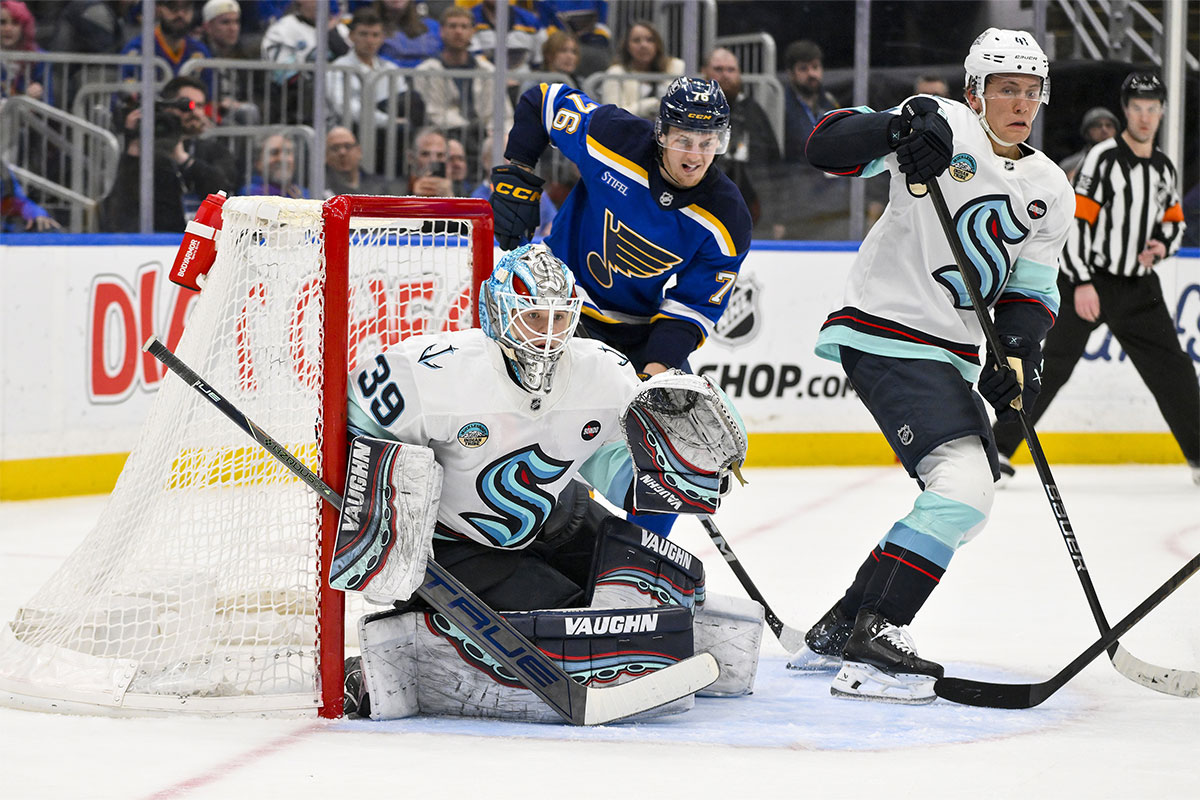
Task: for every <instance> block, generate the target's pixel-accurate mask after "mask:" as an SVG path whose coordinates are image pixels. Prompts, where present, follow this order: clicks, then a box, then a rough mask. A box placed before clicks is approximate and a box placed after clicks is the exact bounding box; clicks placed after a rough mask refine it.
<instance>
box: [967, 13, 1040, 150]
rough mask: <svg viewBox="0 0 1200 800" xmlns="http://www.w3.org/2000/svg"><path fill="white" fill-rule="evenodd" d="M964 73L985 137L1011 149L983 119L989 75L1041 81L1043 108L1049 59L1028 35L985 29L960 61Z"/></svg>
mask: <svg viewBox="0 0 1200 800" xmlns="http://www.w3.org/2000/svg"><path fill="white" fill-rule="evenodd" d="M963 69H964V70H965V71H966V73H967V77H966V87H967V88H968V89H970V90H971V91H972V92H973V93H974V94H975V96H976V97H978V98H979V101H980V104H981V105H980V110H979V112H978V114H977V116H978V117H979V124H980V125H982V126H983V129H984V130H985V131H987V134H988V136H990V137H991V138H992V139H993V140H994V141H996V142H999V143H1000V144H1001V145H1003V146H1005V147H1011V146H1012V144H1013V143H1011V142H1006V141H1004V140H1003V139H1001V138H1000V137H998V136H997V135H996V134H995V133H993V132H992V129H991V127H990V126H989V125H988V123H987V119H986V118H985V116H984V115H985V113H986V112H987V101H986V100H984V98H983V90H984V87H985V86H986V85H987V79H988V76H989V75H1001V74H1003V75H1032V76H1034V77H1035V78H1041V79H1042V90H1041V93H1040V95H1039V97H1038V101H1039V103H1040V104H1045V105H1049V103H1050V59H1048V58H1046V54H1045V53H1044V52H1043V51H1042V48H1041V46H1040V45H1039V44H1038V43H1037V40H1036V39H1034V38H1033V35H1032V34H1031V33H1029V32H1028V31H1011V30H1005V29H1002V28H988V29H987V30H986V31H984V32H983V33H981V34H979V36H978V37H976V39H975V41H974V43H973V44H972V45H971V49H970V50H969V51H968V52H967V57H966V59H965V60H964V61H963ZM1035 113H1036V112H1035Z"/></svg>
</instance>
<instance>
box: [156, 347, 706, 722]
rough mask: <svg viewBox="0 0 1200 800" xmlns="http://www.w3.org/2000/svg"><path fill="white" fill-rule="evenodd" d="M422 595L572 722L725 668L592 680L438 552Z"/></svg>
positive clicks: (691, 666)
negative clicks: (580, 679)
mask: <svg viewBox="0 0 1200 800" xmlns="http://www.w3.org/2000/svg"><path fill="white" fill-rule="evenodd" d="M142 349H143V350H145V351H146V352H148V353H150V354H151V355H152V356H154V357H155V358H157V359H158V360H159V361H161V362H162V363H163V364H164V365H166V367H167V368H168V369H170V370H171V371H172V372H174V373H175V374H176V375H178V376H179V377H180V378H182V379H183V380H184V382H186V383H187V384H189V385H190V386H191V387H192V388H193V389H195V390H196V391H197V392H199V393H200V394H201V395H203V396H204V397H205V399H207V400H208V401H209V402H210V403H212V404H213V405H214V406H216V408H217V410H218V411H220V412H221V413H222V414H224V415H225V416H226V417H228V418H229V419H231V420H232V421H233V422H234V424H236V425H237V426H238V427H239V428H241V429H242V430H243V431H245V432H246V433H247V434H249V435H250V437H251V438H252V439H254V441H256V442H258V444H259V445H261V446H262V447H263V449H265V450H266V451H267V452H268V453H270V454H271V455H272V456H274V457H275V458H276V459H278V460H279V461H280V462H281V463H282V464H283V465H284V466H286V467H287V468H288V469H289V470H290V471H291V472H292V473H293V474H295V475H296V476H297V477H298V478H300V480H302V481H304V483H305V484H306V485H307V486H308V487H309V488H310V489H312V490H313V491H315V492H316V493H317V494H319V495H320V496H321V497H322V498H323V499H324V500H325V501H327V502H328V503H330V504H332V505H333V506H334V507H335V508H338V509H340V508H341V506H342V498H341V496H340V495H339V494H338V493H337V492H335V491H334V490H333V489H331V488H330V487H329V485H328V484H326V483H325V482H324V481H322V480H321V478H320V477H318V476H317V474H316V473H314V472H313V471H312V470H310V469H309V468H308V467H306V466H305V465H304V464H303V462H301V461H300V459H299V458H297V457H296V456H295V455H293V454H292V453H291V452H290V451H289V450H288V449H287V448H285V447H284V446H283V445H281V444H279V443H278V442H276V441H275V440H274V439H272V438H271V437H270V436H268V435H267V433H266V432H265V431H263V429H262V428H260V427H258V426H257V425H255V424H254V422H253V421H251V420H250V418H249V417H247V416H246V415H245V414H243V413H242V412H241V411H240V410H238V409H237V407H235V406H234V405H233V404H232V403H230V402H229V401H228V400H226V399H225V397H224V396H222V395H221V394H220V393H219V392H217V391H216V390H215V389H213V388H212V387H211V386H209V385H208V384H207V383H205V382H204V380H203V379H202V378H200V376H199V375H197V374H196V373H195V372H193V371H192V369H191V368H190V367H188V366H187V365H186V364H184V363H183V361H181V360H180V359H179V357H178V356H176V355H175V354H174V353H172V352H171V351H170V350H169V349H168V348H167V347H166V346H165V345H164V344H163V343H162V342H160V341H159V340H158V337H155V336H151V337H150V338H149V339H148V340H146V344H145V345H144V346H143V347H142ZM417 595H419V596H420V597H422V598H424V599H425V600H426V601H427V602H428V603H429V604H430V605H431V606H433V608H434V609H436V610H437V611H438V612H440V613H441V614H443V615H444V616H445V617H447V618H448V619H449V620H450V621H451V622H452V623H454V624H455V625H457V626H458V627H459V629H461V630H462V631H464V632H468V633H469V634H470V635H471V639H472V641H474V642H475V643H476V644H478V645H479V647H480V649H482V650H483V651H484V652H486V653H487V654H488V655H489V656H491V657H492V658H493V659H495V660H496V661H497V662H498V663H500V664H501V665H503V666H504V667H506V668H508V669H509V670H511V671H512V673H513V674H514V675H516V676H518V677H519V678H520V680H521V683H523V684H524V685H525V686H526V687H527V688H528V689H529V690H530V691H532V692H533V693H534V694H536V695H537V696H538V697H540V698H541V699H542V701H544V702H545V703H546V705H548V706H550V707H551V708H552V709H554V711H555V712H557V713H558V714H559V716H561V717H562V718H563V719H564V720H566V721H567V722H569V723H571V724H572V725H602V724H604V723H607V722H613V721H614V720H618V719H621V718H623V717H628V716H631V715H633V714H637V713H640V712H642V711H648V710H650V709H652V708H657V707H658V706H661V705H664V704H666V703H669V702H672V701H674V700H678V699H679V698H681V697H685V696H687V695H689V694H693V693H695V692H697V691H699V690H701V689H703V688H704V687H706V686H708V685H709V684H711V683H712V682H713V681H715V680H716V679H717V677H718V675H719V669H718V667H717V662H716V660H715V659H714V658H713V657H712V656H711V655H710V654H708V653H699V654H697V655H694V656H691V657H690V658H686V659H684V660H683V661H680V662H677V663H675V664H672V665H671V666H669V667H665V668H663V669H660V670H657V671H655V672H652V673H650V674H648V675H644V676H642V677H640V678H636V679H634V680H632V681H629V682H627V683H622V684H617V685H615V686H605V687H590V686H584V685H582V684H580V683H576V682H575V681H574V680H573V679H572V678H571V677H570V676H569V675H568V674H567V673H566V672H565V671H564V670H563V669H562V667H560V666H559V665H558V664H557V663H555V662H554V661H553V660H552V659H551V658H550V657H549V656H547V655H546V654H545V653H543V652H542V651H541V650H539V649H538V648H537V647H536V646H535V645H534V644H533V643H532V642H530V641H529V640H528V639H526V638H525V637H524V636H522V635H521V634H520V633H519V632H517V630H516V629H515V628H514V627H513V626H512V625H511V624H510V623H509V622H508V620H506V619H504V617H502V616H501V615H500V614H499V613H497V612H496V611H495V610H494V609H492V608H491V607H490V606H488V605H487V604H486V603H484V602H483V601H482V600H480V599H479V598H478V597H476V596H475V595H474V594H473V593H472V592H471V591H470V590H469V589H467V587H466V586H464V585H463V584H462V583H461V582H459V580H458V579H457V578H455V577H454V576H453V575H451V574H450V573H449V572H448V571H447V570H446V569H445V568H443V567H442V566H441V565H439V564H438V563H437V562H436V561H434V560H433V559H432V558H431V559H429V561H428V563H427V565H426V569H425V578H424V581H423V582H422V584H421V586H420V587H418V588H417Z"/></svg>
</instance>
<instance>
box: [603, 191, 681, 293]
mask: <svg viewBox="0 0 1200 800" xmlns="http://www.w3.org/2000/svg"><path fill="white" fill-rule="evenodd" d="M682 260H683V259H682V258H681V257H680V256H677V255H675V254H674V253H672V252H671V251H670V250H665V249H663V248H661V247H659V246H658V245H656V244H655V243H654V242H652V241H650V240H649V239H647V238H646V237H644V236H641V235H640V234H638V233H637V232H636V231H634V230H633V229H632V228H630V227H629V226H627V225H626V224H625V223H624V222H622V221H621V220H615V219H613V213H612V211H610V210H609V209H605V210H604V252H603V254H601V253H597V252H596V251H594V250H593V251H592V252H590V253H588V256H587V265H588V272H590V273H592V277H593V278H595V279H596V282H597V283H598V284H600V285H601V286H603V287H604V288H605V289H608V288H611V287H612V285H613V273H614V272H615V273H617V274H618V275H624V276H625V277H627V278H653V277H656V276H658V275H662V274H663V273H664V272H666V271H668V270H670V269H671V268H673V267H674V266H676V265H677V264H679V262H680V261H682Z"/></svg>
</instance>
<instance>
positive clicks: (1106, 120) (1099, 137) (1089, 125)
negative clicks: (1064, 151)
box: [1058, 106, 1117, 183]
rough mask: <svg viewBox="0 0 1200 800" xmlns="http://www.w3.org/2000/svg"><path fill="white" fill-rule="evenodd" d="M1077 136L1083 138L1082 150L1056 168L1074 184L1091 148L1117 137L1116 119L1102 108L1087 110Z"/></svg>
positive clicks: (1068, 157) (1059, 163) (1065, 159)
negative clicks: (1065, 174)
mask: <svg viewBox="0 0 1200 800" xmlns="http://www.w3.org/2000/svg"><path fill="white" fill-rule="evenodd" d="M1079 135H1080V136H1082V137H1083V148H1082V149H1080V150H1078V151H1077V152H1075V153H1072V154H1071V155H1069V156H1067V157H1066V158H1064V159H1063V160H1062V161H1060V162H1058V166H1059V167H1060V168H1061V169H1062V171H1063V172H1065V173H1067V180H1069V181H1071V183H1074V182H1075V175H1076V173H1078V172H1079V167H1080V165H1081V164H1083V159H1084V157H1085V156H1087V154H1088V151H1089V150H1091V149H1092V147H1093V146H1095V145H1098V144H1100V143H1101V142H1103V141H1105V140H1107V139H1111V138H1113V137H1114V136H1116V135H1117V117H1116V115H1115V114H1113V113H1112V112H1111V111H1109V110H1108V109H1107V108H1105V107H1104V106H1096V107H1095V108H1089V109H1088V110H1087V113H1086V114H1084V115H1083V122H1082V124H1080V126H1079Z"/></svg>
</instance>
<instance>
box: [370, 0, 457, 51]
mask: <svg viewBox="0 0 1200 800" xmlns="http://www.w3.org/2000/svg"><path fill="white" fill-rule="evenodd" d="M374 8H375V12H376V13H377V14H379V18H380V19H381V20H383V37H384V38H383V47H382V48H381V49H380V51H379V55H381V56H383V57H384V58H386V59H387V60H388V61H391V62H392V63H394V64H397V65H398V66H401V67H415V66H417V65H418V64H420V63H421V62H422V61H424V60H425V59H427V58H435V57H436V56H437V54H438V53H440V52H442V37H441V34H440V28H439V26H438V24H437V21H436V20H432V19H429V18H428V17H426V16H425V15H424V14H423V13H421V9H420V6H419V4H417V3H414V2H413V0H376V3H375V4H374Z"/></svg>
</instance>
